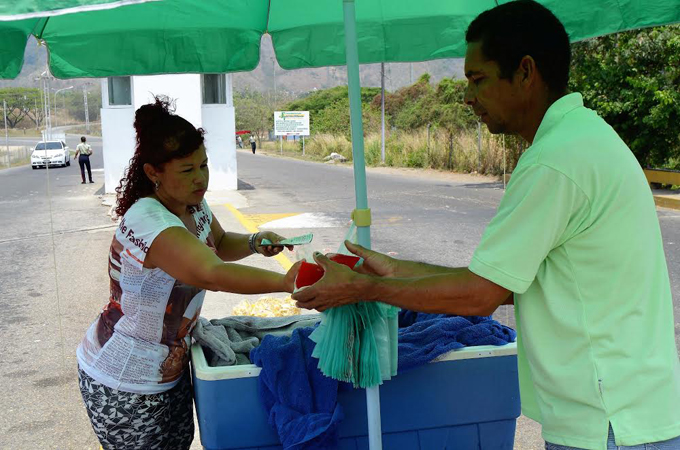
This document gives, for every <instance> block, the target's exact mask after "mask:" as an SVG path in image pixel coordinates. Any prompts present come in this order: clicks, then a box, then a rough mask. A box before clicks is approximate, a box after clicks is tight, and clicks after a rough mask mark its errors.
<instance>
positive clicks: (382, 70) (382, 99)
mask: <svg viewBox="0 0 680 450" xmlns="http://www.w3.org/2000/svg"><path fill="white" fill-rule="evenodd" d="M380 116H381V122H382V123H381V130H380V131H381V133H382V134H381V136H382V138H381V141H380V162H382V163H383V164H385V63H380Z"/></svg>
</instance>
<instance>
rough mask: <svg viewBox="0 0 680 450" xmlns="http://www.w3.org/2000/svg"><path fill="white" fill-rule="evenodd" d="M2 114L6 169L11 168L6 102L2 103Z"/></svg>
mask: <svg viewBox="0 0 680 450" xmlns="http://www.w3.org/2000/svg"><path fill="white" fill-rule="evenodd" d="M2 112H3V115H4V116H5V146H6V147H7V168H8V169H9V168H10V167H11V166H12V162H11V160H10V157H9V131H8V130H7V101H5V100H3V101H2Z"/></svg>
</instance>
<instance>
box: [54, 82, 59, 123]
mask: <svg viewBox="0 0 680 450" xmlns="http://www.w3.org/2000/svg"><path fill="white" fill-rule="evenodd" d="M58 93H59V90H57V91H56V92H55V93H54V126H55V127H56V126H57V109H58V108H59V106H58V105H57V94H58Z"/></svg>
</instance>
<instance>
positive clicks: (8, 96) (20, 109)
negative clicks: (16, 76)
mask: <svg viewBox="0 0 680 450" xmlns="http://www.w3.org/2000/svg"><path fill="white" fill-rule="evenodd" d="M3 100H4V101H5V102H7V111H6V113H7V125H8V126H9V127H10V128H15V127H16V126H17V125H18V124H19V123H21V122H22V121H23V120H24V119H25V118H27V117H28V118H29V119H31V120H33V121H34V122H35V124H36V125H39V122H42V115H43V114H42V102H41V100H40V91H39V90H38V89H36V88H16V87H15V88H4V89H0V102H2V101H3ZM38 118H39V119H38Z"/></svg>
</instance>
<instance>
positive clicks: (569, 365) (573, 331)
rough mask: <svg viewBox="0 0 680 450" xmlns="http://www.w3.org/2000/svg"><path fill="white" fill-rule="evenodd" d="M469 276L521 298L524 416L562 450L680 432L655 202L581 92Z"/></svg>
mask: <svg viewBox="0 0 680 450" xmlns="http://www.w3.org/2000/svg"><path fill="white" fill-rule="evenodd" d="M470 270H471V271H472V272H474V273H476V274H478V275H480V276H482V277H484V278H486V279H488V280H491V281H493V282H494V283H496V284H498V285H500V286H503V287H505V288H506V289H509V290H510V291H512V292H514V293H515V314H516V318H517V331H518V341H517V343H518V346H517V347H518V364H519V375H520V389H521V394H522V412H523V413H524V414H525V415H526V416H528V417H530V418H532V419H534V420H536V421H538V422H540V423H541V424H542V425H543V438H544V439H545V440H546V441H548V442H552V443H555V444H561V445H567V446H572V447H578V448H584V449H593V450H599V449H606V441H607V432H608V427H609V423H611V426H612V428H613V430H614V434H615V436H616V443H617V444H618V445H636V444H642V443H647V442H655V441H662V440H667V439H670V438H673V437H676V436H678V435H680V363H679V362H678V354H677V349H676V346H675V338H674V322H673V303H672V298H671V290H670V282H669V278H668V269H667V267H666V258H665V256H664V250H663V242H662V239H661V230H660V227H659V221H658V218H657V215H656V208H655V206H654V199H653V197H652V194H651V191H650V189H649V186H648V184H647V181H646V179H645V176H644V173H643V171H642V169H641V167H640V165H639V164H638V162H637V160H636V159H635V157H634V156H633V154H632V153H631V151H630V150H629V149H628V147H627V146H626V144H625V143H624V142H623V141H622V140H621V139H620V138H619V136H618V135H617V134H616V132H615V131H614V130H613V129H612V128H611V127H610V126H609V125H608V124H607V123H606V122H605V121H604V120H602V119H601V118H600V117H599V116H598V115H597V114H596V113H595V112H594V111H592V110H590V109H587V108H585V107H584V106H583V99H582V97H581V94H570V95H567V96H565V97H562V98H561V99H559V100H558V101H556V102H555V103H553V105H552V106H551V107H550V108H549V109H548V111H547V112H546V114H545V117H544V118H543V121H542V122H541V125H540V127H539V129H538V132H537V133H536V137H535V139H534V142H533V144H532V145H531V147H529V148H528V149H527V150H526V152H525V153H524V154H523V155H522V157H521V158H520V160H519V162H518V164H517V168H516V169H515V171H514V172H513V174H512V179H511V181H510V183H509V184H508V188H507V192H506V193H505V196H504V197H503V200H502V201H501V203H500V206H499V208H498V213H497V215H496V216H495V217H494V219H493V220H492V221H491V223H490V224H489V226H488V227H487V229H486V231H485V233H484V236H483V238H482V242H481V244H480V245H479V247H478V248H477V250H476V251H475V254H474V256H473V259H472V262H471V264H470Z"/></svg>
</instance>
